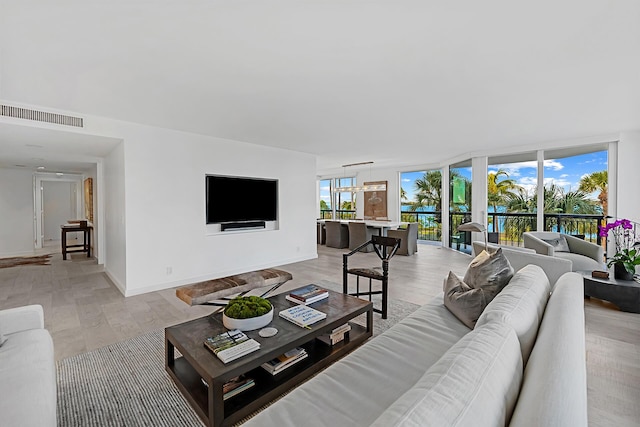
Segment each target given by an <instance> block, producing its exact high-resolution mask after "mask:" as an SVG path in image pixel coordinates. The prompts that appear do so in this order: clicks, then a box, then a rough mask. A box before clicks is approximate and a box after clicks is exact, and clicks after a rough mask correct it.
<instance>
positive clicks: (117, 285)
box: [104, 268, 128, 297]
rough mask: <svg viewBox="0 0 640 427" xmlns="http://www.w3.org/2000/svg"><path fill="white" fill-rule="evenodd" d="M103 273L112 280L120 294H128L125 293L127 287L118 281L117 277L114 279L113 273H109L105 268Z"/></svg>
mask: <svg viewBox="0 0 640 427" xmlns="http://www.w3.org/2000/svg"><path fill="white" fill-rule="evenodd" d="M104 273H105V274H106V275H107V277H108V278H109V280H111V282H113V284H114V285H115V287H116V288H118V290H119V291H120V293H121V294H122V295H124V296H125V297H126V296H128V295H127V287H126V286H125V285H124V284H122V283H120V281H119V280H118V279H116V277H115V276H114V275H113V274H111V273H110V272H109V270H107V269H106V268H105V269H104Z"/></svg>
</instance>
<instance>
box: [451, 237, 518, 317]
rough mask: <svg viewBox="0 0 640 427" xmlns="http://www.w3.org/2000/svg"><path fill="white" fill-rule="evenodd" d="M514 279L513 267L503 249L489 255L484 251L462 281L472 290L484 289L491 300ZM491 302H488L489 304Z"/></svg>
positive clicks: (475, 259) (468, 269) (471, 265)
mask: <svg viewBox="0 0 640 427" xmlns="http://www.w3.org/2000/svg"><path fill="white" fill-rule="evenodd" d="M512 277H513V267H511V264H510V263H509V260H508V259H507V257H505V256H504V254H503V253H502V248H498V250H497V251H495V252H493V253H491V254H489V253H487V252H486V251H482V252H481V253H480V255H478V256H477V257H475V258H474V259H473V261H471V264H469V267H468V268H467V272H466V273H465V275H464V278H463V279H462V281H463V282H465V283H466V284H467V285H469V286H470V287H472V288H484V289H485V290H487V291H489V292H490V294H491V298H490V300H491V299H493V297H494V296H496V295H497V294H498V292H500V291H501V290H502V288H504V287H505V286H506V285H507V283H509V280H511V278H512ZM488 303H489V301H487V304H488Z"/></svg>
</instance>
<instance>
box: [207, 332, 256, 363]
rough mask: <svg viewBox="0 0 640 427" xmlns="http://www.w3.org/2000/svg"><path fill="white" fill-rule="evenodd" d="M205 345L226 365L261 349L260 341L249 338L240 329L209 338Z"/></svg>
mask: <svg viewBox="0 0 640 427" xmlns="http://www.w3.org/2000/svg"><path fill="white" fill-rule="evenodd" d="M204 345H205V347H207V348H208V349H209V350H211V351H212V352H213V353H214V354H215V355H216V356H218V359H220V360H222V361H223V362H224V363H229V362H231V361H232V360H236V359H238V358H239V357H242V356H244V355H245V354H249V353H251V352H254V351H256V350H258V349H259V348H260V343H259V342H258V341H256V340H254V339H253V338H249V337H248V336H246V335H245V334H244V332H242V331H240V330H238V329H234V330H231V331H227V332H223V333H222V334H219V335H216V336H215V337H209V338H207V339H206V340H205V341H204Z"/></svg>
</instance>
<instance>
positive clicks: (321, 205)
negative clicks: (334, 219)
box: [320, 200, 329, 211]
mask: <svg viewBox="0 0 640 427" xmlns="http://www.w3.org/2000/svg"><path fill="white" fill-rule="evenodd" d="M320 209H321V210H325V211H326V210H329V205H327V202H325V201H324V200H320Z"/></svg>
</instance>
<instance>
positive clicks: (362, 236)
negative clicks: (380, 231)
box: [348, 221, 377, 252]
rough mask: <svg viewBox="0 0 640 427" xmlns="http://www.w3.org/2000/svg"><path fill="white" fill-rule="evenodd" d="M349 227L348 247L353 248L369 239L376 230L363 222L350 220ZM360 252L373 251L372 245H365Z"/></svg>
mask: <svg viewBox="0 0 640 427" xmlns="http://www.w3.org/2000/svg"><path fill="white" fill-rule="evenodd" d="M348 227H349V249H355V248H357V247H358V246H360V245H362V244H363V243H364V242H368V241H370V240H371V237H373V236H374V235H375V234H376V233H377V231H376V230H375V229H374V228H371V227H367V224H365V223H364V222H353V221H352V222H350V223H349V224H348ZM360 252H373V246H372V245H367V246H365V247H364V248H362V250H361V251H360Z"/></svg>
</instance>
